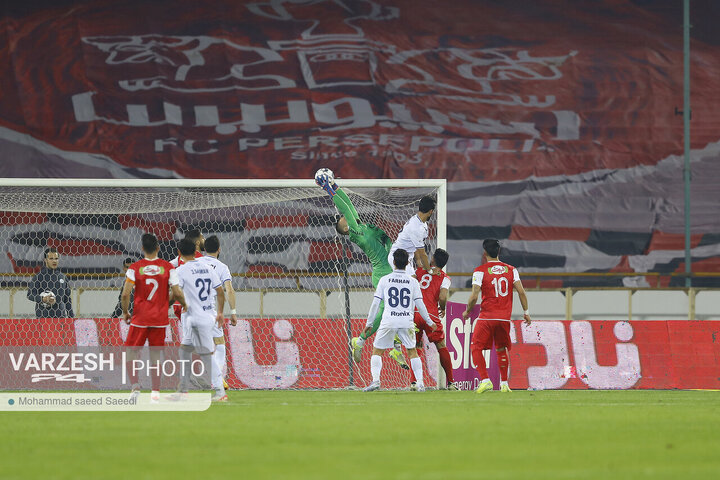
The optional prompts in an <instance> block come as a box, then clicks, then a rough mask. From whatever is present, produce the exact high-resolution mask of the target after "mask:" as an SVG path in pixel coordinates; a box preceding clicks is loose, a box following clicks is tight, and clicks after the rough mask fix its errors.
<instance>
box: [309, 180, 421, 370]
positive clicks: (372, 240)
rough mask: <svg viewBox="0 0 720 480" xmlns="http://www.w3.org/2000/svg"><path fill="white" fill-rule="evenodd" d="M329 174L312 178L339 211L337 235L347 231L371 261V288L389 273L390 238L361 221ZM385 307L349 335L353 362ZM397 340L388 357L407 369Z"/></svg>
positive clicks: (377, 325) (377, 324)
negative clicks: (369, 324) (366, 325)
mask: <svg viewBox="0 0 720 480" xmlns="http://www.w3.org/2000/svg"><path fill="white" fill-rule="evenodd" d="M331 175H332V173H331V172H329V175H327V174H326V175H316V176H315V182H316V183H317V184H318V185H320V186H321V187H322V188H323V190H325V191H326V192H327V194H328V195H330V198H332V201H333V203H335V206H336V207H337V209H338V210H339V211H340V213H341V214H342V216H341V217H340V218H339V219H338V221H337V222H336V223H335V230H337V232H338V233H339V234H340V235H349V236H350V241H351V242H353V243H354V244H355V245H357V246H358V247H360V248H361V249H362V251H363V252H365V255H367V257H368V259H370V263H371V264H372V285H373V288H377V285H378V282H379V281H380V279H381V278H382V277H384V276H385V275H387V274H389V273H392V271H393V269H392V267H391V266H390V264H389V263H388V255H389V253H390V247H392V243H393V242H392V240H391V239H390V237H388V235H387V233H385V232H383V231H382V230H381V229H380V228H378V227H376V226H375V225H373V224H371V223H362V222H361V221H360V216H359V215H358V212H357V210H355V207H354V206H353V204H352V202H351V201H350V198H349V197H348V196H347V194H346V193H345V192H343V191H342V189H341V188H340V187H338V186H337V184H336V183H335V180H334V178H332V177H331ZM384 309H385V303H384V302H383V303H381V304H380V308H379V309H378V313H377V315H376V316H375V321H374V322H373V325H372V327H371V328H367V329H365V330H364V331H363V332H362V333H361V334H360V336H359V337H353V339H352V341H351V342H350V346H351V348H352V354H353V359H354V360H355V362H358V363H359V362H360V357H361V356H362V348H363V345H364V344H365V340H367V339H368V337H370V336H371V335H372V334H374V333H375V332H376V331H377V329H378V327H380V320H381V319H382V314H383V311H384ZM400 346H401V345H400V342H399V340H398V339H397V338H396V339H395V348H393V349H392V350H390V358H392V359H393V360H395V361H396V362H398V363H399V364H400V366H401V367H402V368H404V369H406V370H407V369H408V368H409V367H408V365H407V362H405V356H404V355H403V353H402V350H401V349H400Z"/></svg>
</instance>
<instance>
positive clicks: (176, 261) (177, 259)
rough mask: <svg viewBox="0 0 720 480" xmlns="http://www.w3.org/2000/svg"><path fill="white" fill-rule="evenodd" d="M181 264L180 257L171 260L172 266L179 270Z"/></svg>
mask: <svg viewBox="0 0 720 480" xmlns="http://www.w3.org/2000/svg"><path fill="white" fill-rule="evenodd" d="M179 264H180V257H175V258H173V259H172V260H170V265H172V266H173V267H175V268H177V267H178V266H179Z"/></svg>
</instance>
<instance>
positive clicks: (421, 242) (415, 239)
mask: <svg viewBox="0 0 720 480" xmlns="http://www.w3.org/2000/svg"><path fill="white" fill-rule="evenodd" d="M427 236H428V232H427V229H426V228H424V227H423V224H420V226H418V227H417V228H414V229H413V230H412V231H411V235H410V241H411V242H412V244H413V246H414V247H415V248H425V239H426V238H427Z"/></svg>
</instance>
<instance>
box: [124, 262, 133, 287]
mask: <svg viewBox="0 0 720 480" xmlns="http://www.w3.org/2000/svg"><path fill="white" fill-rule="evenodd" d="M125 280H127V281H128V282H130V283H135V267H134V266H130V268H128V271H127V273H125Z"/></svg>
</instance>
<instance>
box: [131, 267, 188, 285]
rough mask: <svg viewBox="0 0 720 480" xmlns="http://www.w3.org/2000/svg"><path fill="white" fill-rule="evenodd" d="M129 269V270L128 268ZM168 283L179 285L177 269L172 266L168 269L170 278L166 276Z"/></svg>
mask: <svg viewBox="0 0 720 480" xmlns="http://www.w3.org/2000/svg"><path fill="white" fill-rule="evenodd" d="M128 271H129V270H128ZM168 283H169V284H170V285H171V286H172V285H179V284H180V278H178V273H177V270H175V269H174V268H171V269H170V278H168Z"/></svg>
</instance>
